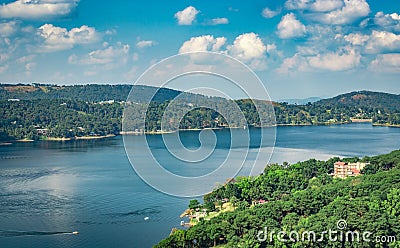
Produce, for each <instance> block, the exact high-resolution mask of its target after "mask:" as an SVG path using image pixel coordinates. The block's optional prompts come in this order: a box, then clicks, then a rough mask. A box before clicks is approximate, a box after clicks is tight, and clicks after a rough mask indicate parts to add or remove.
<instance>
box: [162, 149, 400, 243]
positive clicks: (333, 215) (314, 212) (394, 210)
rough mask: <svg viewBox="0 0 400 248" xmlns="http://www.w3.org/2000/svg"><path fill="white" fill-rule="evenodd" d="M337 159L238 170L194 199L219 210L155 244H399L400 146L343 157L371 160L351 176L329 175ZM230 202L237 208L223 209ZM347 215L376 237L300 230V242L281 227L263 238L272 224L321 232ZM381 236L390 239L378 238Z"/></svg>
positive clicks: (351, 224)
mask: <svg viewBox="0 0 400 248" xmlns="http://www.w3.org/2000/svg"><path fill="white" fill-rule="evenodd" d="M338 160H339V158H332V159H330V160H328V161H319V160H315V159H310V160H308V161H304V162H298V163H296V164H291V165H290V164H287V163H284V164H283V165H278V164H272V165H268V166H267V167H266V168H265V170H264V172H263V173H262V174H261V175H259V176H255V177H239V178H236V181H233V182H232V183H229V184H225V185H223V186H220V187H218V188H216V189H215V190H214V191H213V192H211V193H209V194H207V195H205V196H204V202H203V203H202V204H201V203H200V202H198V201H197V200H191V201H190V202H189V208H190V209H192V210H191V211H193V212H194V211H196V210H197V211H203V210H202V209H204V210H205V211H206V212H212V213H213V214H214V215H213V216H214V217H211V218H206V217H204V218H200V221H199V222H197V223H195V225H194V226H192V227H190V228H189V229H187V230H174V231H173V232H172V234H171V235H170V236H169V237H167V238H166V239H164V240H162V241H160V243H159V244H157V245H156V246H155V247H157V248H161V247H256V248H257V247H282V248H283V247H399V245H400V241H399V238H400V237H399V234H400V150H396V151H393V152H391V153H390V154H385V155H379V156H375V157H365V158H362V159H360V158H347V159H344V161H349V162H354V161H368V162H369V163H370V164H369V165H367V167H366V168H365V169H364V171H363V173H364V175H360V176H356V177H348V178H346V179H339V178H333V177H332V176H331V175H330V173H331V172H332V171H333V164H334V163H335V162H337V161H338ZM223 202H226V203H224V205H226V204H230V206H233V208H231V210H230V211H224V210H223V208H222V207H221V206H222V203H223ZM260 202H261V203H260ZM340 220H344V221H346V223H347V226H346V227H345V229H343V231H345V232H352V233H355V232H358V233H360V234H362V233H363V232H367V231H368V232H370V233H372V234H371V236H370V237H369V238H370V241H369V242H368V241H366V240H363V239H359V240H351V239H350V240H347V241H346V239H343V240H340V239H339V238H337V240H336V241H332V240H330V239H328V238H327V236H325V238H324V239H322V240H319V241H315V240H312V239H311V240H308V239H305V240H302V239H301V238H300V239H297V240H296V239H295V242H294V241H291V240H290V239H289V237H288V235H286V236H285V237H284V239H286V242H283V241H282V240H280V239H278V237H277V235H274V236H273V237H272V240H271V239H270V236H268V235H267V238H266V239H265V240H263V239H264V237H263V236H262V239H260V240H259V235H258V234H259V232H260V230H261V231H264V230H265V227H267V228H268V230H269V232H270V233H271V232H272V231H274V232H275V234H277V233H278V232H279V231H286V233H287V234H289V232H291V231H293V232H296V233H298V234H299V235H302V234H303V233H305V232H306V231H307V232H310V231H312V232H314V233H316V234H321V233H322V232H324V231H327V230H328V229H332V230H336V231H340V230H339V229H338V227H337V224H338V221H340ZM378 236H379V237H385V239H386V242H382V243H379V242H377V240H376V239H374V238H375V237H378ZM300 237H301V236H300ZM337 237H339V236H337ZM317 238H318V239H320V238H321V236H318V237H317ZM381 240H382V239H381Z"/></svg>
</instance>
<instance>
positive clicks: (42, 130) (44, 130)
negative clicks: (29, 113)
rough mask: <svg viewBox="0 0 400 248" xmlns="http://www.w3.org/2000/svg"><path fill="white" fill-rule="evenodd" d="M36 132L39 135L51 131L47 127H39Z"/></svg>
mask: <svg viewBox="0 0 400 248" xmlns="http://www.w3.org/2000/svg"><path fill="white" fill-rule="evenodd" d="M36 132H37V134H38V135H47V134H48V132H49V129H47V128H37V129H36Z"/></svg>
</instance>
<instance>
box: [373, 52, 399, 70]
mask: <svg viewBox="0 0 400 248" xmlns="http://www.w3.org/2000/svg"><path fill="white" fill-rule="evenodd" d="M369 69H370V70H373V71H382V72H400V53H389V54H378V56H377V57H376V59H375V60H373V61H371V64H370V66H369Z"/></svg>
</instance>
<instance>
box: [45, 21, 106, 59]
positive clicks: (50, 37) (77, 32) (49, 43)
mask: <svg viewBox="0 0 400 248" xmlns="http://www.w3.org/2000/svg"><path fill="white" fill-rule="evenodd" d="M38 35H39V37H40V38H42V41H43V42H42V44H41V45H40V47H39V50H38V51H40V52H53V51H59V50H66V49H70V48H72V47H74V46H75V45H80V44H90V43H94V42H96V41H98V40H99V35H98V33H97V32H96V30H95V29H94V28H92V27H88V26H86V25H83V26H81V27H80V28H73V29H71V30H69V31H68V30H67V29H66V28H61V27H56V26H54V25H53V24H44V25H43V26H41V27H40V28H39V29H38Z"/></svg>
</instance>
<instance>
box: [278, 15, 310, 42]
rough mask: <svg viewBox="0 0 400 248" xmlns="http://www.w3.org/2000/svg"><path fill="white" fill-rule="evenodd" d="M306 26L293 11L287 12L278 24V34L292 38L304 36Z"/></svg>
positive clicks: (281, 36) (282, 37) (285, 37)
mask: <svg viewBox="0 0 400 248" xmlns="http://www.w3.org/2000/svg"><path fill="white" fill-rule="evenodd" d="M305 33H306V27H305V26H304V25H303V24H302V23H301V22H300V21H299V20H297V18H296V16H295V15H294V14H293V13H289V14H286V15H285V16H283V17H282V19H281V21H280V22H279V24H278V36H279V38H281V39H291V38H298V37H302V36H304V35H305Z"/></svg>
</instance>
